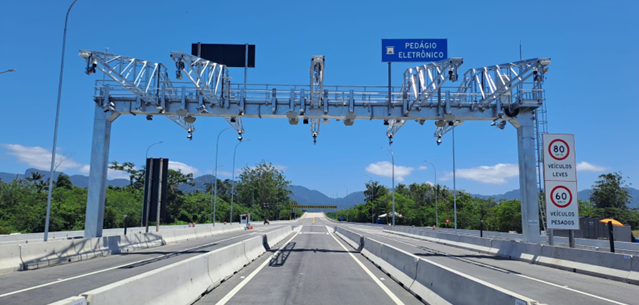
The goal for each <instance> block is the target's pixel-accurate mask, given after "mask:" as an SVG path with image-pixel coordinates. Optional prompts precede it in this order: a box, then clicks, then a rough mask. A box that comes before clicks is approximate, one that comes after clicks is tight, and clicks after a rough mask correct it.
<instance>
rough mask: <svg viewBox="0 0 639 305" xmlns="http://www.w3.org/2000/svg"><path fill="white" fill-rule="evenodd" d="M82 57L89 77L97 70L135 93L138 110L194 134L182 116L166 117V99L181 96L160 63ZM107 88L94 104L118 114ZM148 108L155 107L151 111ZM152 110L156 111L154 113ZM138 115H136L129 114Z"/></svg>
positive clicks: (106, 56)
mask: <svg viewBox="0 0 639 305" xmlns="http://www.w3.org/2000/svg"><path fill="white" fill-rule="evenodd" d="M79 55H80V57H82V58H84V59H85V60H86V61H87V68H86V71H85V72H86V74H93V73H95V72H96V70H95V69H96V68H97V69H98V70H100V71H102V72H103V73H104V74H106V75H107V76H109V77H110V78H111V79H113V80H114V81H115V82H116V83H117V84H118V85H120V86H121V88H122V89H126V90H128V91H130V92H131V93H133V94H134V95H135V97H136V99H137V101H138V102H137V107H136V108H137V109H144V110H145V111H148V112H152V114H151V113H149V115H153V114H162V115H164V116H166V117H167V118H169V119H170V120H171V121H173V122H175V123H176V124H178V125H179V126H180V127H182V128H184V129H185V130H187V131H189V133H191V132H193V131H195V129H194V128H193V124H192V123H193V122H187V121H188V120H187V121H185V118H184V116H183V115H177V114H165V113H164V112H165V99H164V98H165V97H173V98H175V97H176V96H178V93H177V90H176V89H175V88H174V87H173V85H172V83H171V81H170V80H169V76H168V72H167V69H166V67H165V66H164V65H163V64H161V63H154V62H150V61H146V60H140V59H135V58H131V57H125V56H120V55H115V54H109V53H104V52H97V51H90V50H80V54H79ZM107 89H108V87H107V86H104V88H100V92H99V94H98V92H96V97H95V100H96V102H97V103H98V104H99V105H100V106H101V107H102V108H103V109H104V111H105V112H108V111H115V105H114V104H113V102H111V101H109V99H110V96H109V95H108V94H107V92H108V90H107ZM149 106H151V107H154V109H153V108H148V107H149ZM151 109H153V110H151ZM130 113H131V114H135V113H134V112H130Z"/></svg>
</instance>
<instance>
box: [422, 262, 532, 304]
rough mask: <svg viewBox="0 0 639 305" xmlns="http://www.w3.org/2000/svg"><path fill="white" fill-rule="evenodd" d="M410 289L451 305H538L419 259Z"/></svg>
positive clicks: (522, 297) (483, 282) (489, 284)
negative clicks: (434, 296)
mask: <svg viewBox="0 0 639 305" xmlns="http://www.w3.org/2000/svg"><path fill="white" fill-rule="evenodd" d="M410 289H411V290H412V291H413V292H414V293H416V294H417V295H419V296H421V297H422V298H423V299H425V300H427V301H428V300H429V299H428V298H430V297H432V296H433V294H436V295H437V296H439V297H441V298H443V299H444V300H446V301H448V302H450V303H452V304H460V305H461V304H517V305H519V304H522V305H523V304H529V305H533V304H539V303H538V302H537V301H535V300H532V299H530V298H527V297H525V296H523V295H520V294H517V293H514V292H512V291H509V290H506V289H503V288H501V287H498V286H496V285H493V284H491V283H488V282H485V281H482V280H480V279H478V278H474V277H472V276H470V275H467V274H464V273H462V272H459V271H457V270H454V269H451V268H448V267H446V266H443V265H440V264H438V263H435V262H433V261H430V260H427V259H423V258H420V259H419V260H418V261H417V271H416V277H415V282H414V283H413V285H412V286H411V287H410Z"/></svg>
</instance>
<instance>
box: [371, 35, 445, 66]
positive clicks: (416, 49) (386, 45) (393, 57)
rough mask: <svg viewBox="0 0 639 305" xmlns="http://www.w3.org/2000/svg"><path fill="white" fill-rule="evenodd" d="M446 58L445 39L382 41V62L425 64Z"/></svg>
mask: <svg viewBox="0 0 639 305" xmlns="http://www.w3.org/2000/svg"><path fill="white" fill-rule="evenodd" d="M447 58H448V40H447V39H382V61H383V62H394V61H409V62H410V61H412V62H420V61H421V62H425V61H439V60H444V59H447Z"/></svg>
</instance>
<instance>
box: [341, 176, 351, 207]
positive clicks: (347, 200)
mask: <svg viewBox="0 0 639 305" xmlns="http://www.w3.org/2000/svg"><path fill="white" fill-rule="evenodd" d="M342 185H343V186H344V187H345V188H346V197H345V198H344V199H346V206H348V186H346V184H344V183H342ZM348 214H350V211H349V213H348Z"/></svg>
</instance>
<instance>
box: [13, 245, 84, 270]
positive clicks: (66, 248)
mask: <svg viewBox="0 0 639 305" xmlns="http://www.w3.org/2000/svg"><path fill="white" fill-rule="evenodd" d="M75 255H76V250H75V246H74V242H73V240H68V241H67V240H60V241H49V242H39V243H28V244H23V245H22V246H21V248H20V256H21V258H22V261H23V270H27V269H36V268H42V267H46V266H51V265H56V264H61V263H65V262H70V261H72V257H73V256H75Z"/></svg>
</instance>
